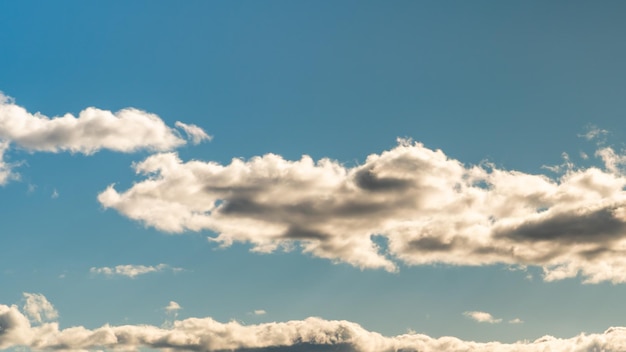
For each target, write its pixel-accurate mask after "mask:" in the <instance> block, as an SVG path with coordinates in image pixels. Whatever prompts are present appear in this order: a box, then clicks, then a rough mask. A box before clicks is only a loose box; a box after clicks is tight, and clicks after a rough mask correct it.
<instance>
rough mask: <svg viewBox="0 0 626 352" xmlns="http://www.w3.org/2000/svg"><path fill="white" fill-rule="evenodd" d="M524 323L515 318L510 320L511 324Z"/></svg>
mask: <svg viewBox="0 0 626 352" xmlns="http://www.w3.org/2000/svg"><path fill="white" fill-rule="evenodd" d="M523 323H524V321H523V320H522V319H520V318H515V319H511V320H509V324H523Z"/></svg>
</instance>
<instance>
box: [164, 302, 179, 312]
mask: <svg viewBox="0 0 626 352" xmlns="http://www.w3.org/2000/svg"><path fill="white" fill-rule="evenodd" d="M181 309H182V307H181V306H180V304H178V303H176V302H174V301H170V303H169V304H168V305H167V306H166V307H165V311H166V312H168V313H175V312H178V311H179V310H181Z"/></svg>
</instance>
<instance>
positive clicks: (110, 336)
mask: <svg viewBox="0 0 626 352" xmlns="http://www.w3.org/2000/svg"><path fill="white" fill-rule="evenodd" d="M44 299H45V297H44ZM17 347H26V348H29V349H32V350H56V351H91V350H98V349H114V350H124V351H129V350H137V349H139V348H142V347H145V348H151V349H160V350H168V351H204V352H213V351H239V352H244V351H310V350H315V351H346V352H348V351H350V352H393V351H423V352H435V351H449V352H455V351H458V352H461V351H463V352H472V351H481V352H513V351H515V352H539V351H572V352H585V351H589V352H591V351H605V352H613V351H614V352H617V351H624V349H625V347H626V328H619V327H617V328H610V329H608V330H606V331H605V332H604V333H602V334H581V335H579V336H576V337H573V338H569V339H558V338H554V337H551V336H544V337H542V338H540V339H537V340H536V341H534V342H516V343H511V344H506V343H500V342H487V343H480V342H473V341H463V340H460V339H458V338H455V337H449V336H446V337H440V338H432V337H429V336H427V335H423V334H416V333H410V334H404V335H398V336H394V337H385V336H383V335H381V334H379V333H376V332H371V331H368V330H365V329H364V328H362V327H361V326H360V325H358V324H356V323H353V322H349V321H343V320H324V319H321V318H307V319H305V320H293V321H288V322H274V323H264V324H258V325H242V324H240V323H238V322H229V323H220V322H218V321H215V320H213V319H211V318H188V319H184V320H177V321H174V322H173V324H172V325H171V326H170V327H167V328H163V327H156V326H152V325H122V326H111V325H104V326H102V327H100V328H97V329H93V330H92V329H87V328H85V327H83V326H75V327H71V328H67V329H61V328H60V327H59V324H58V323H57V322H49V323H43V324H41V325H39V326H32V325H31V324H30V322H29V320H28V319H27V318H26V316H25V315H24V314H23V313H22V312H21V311H20V310H19V309H18V308H17V306H7V305H0V349H9V348H17Z"/></svg>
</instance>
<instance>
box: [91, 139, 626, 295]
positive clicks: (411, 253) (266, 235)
mask: <svg viewBox="0 0 626 352" xmlns="http://www.w3.org/2000/svg"><path fill="white" fill-rule="evenodd" d="M611 151H612V150H611ZM607 153H608V152H607ZM613 153H615V152H613ZM619 158H622V157H619ZM604 160H605V162H606V164H605V167H604V168H599V167H588V168H576V167H574V166H573V165H572V166H571V167H568V168H567V170H566V171H564V172H562V173H561V174H559V175H558V176H556V177H549V176H547V175H541V174H528V173H524V172H521V171H515V170H504V169H500V168H498V167H496V166H494V165H492V164H489V163H483V164H480V165H469V166H468V165H464V164H463V163H461V162H460V161H458V160H454V159H451V158H448V157H447V156H446V155H445V154H444V153H443V152H442V151H440V150H431V149H428V148H426V147H424V146H423V145H422V144H420V143H413V142H410V141H407V140H400V141H399V144H398V145H397V146H396V147H395V148H393V149H391V150H388V151H385V152H383V153H381V154H372V155H370V156H368V157H367V159H366V161H365V163H364V164H363V165H359V166H356V167H345V166H344V165H342V164H340V163H339V162H337V161H333V160H330V159H321V160H318V161H314V160H313V159H312V158H310V157H308V156H306V155H305V156H303V157H302V158H301V159H300V160H296V161H288V160H285V159H283V158H282V157H281V156H279V155H275V154H267V155H263V156H259V157H254V158H252V159H250V160H241V159H233V160H232V161H231V162H230V164H227V165H222V164H219V163H216V162H203V161H197V160H193V161H188V162H183V161H181V160H180V159H179V157H178V155H177V154H175V153H159V154H155V155H152V156H150V157H148V158H147V159H145V160H144V161H143V162H140V163H137V164H135V165H134V167H135V169H136V171H137V173H139V174H142V175H144V176H145V179H144V180H141V181H139V182H136V183H135V184H134V185H133V186H132V187H131V188H129V189H127V190H125V191H121V192H120V191H118V190H116V189H115V187H114V186H113V185H111V186H109V187H108V188H107V189H106V190H104V191H103V192H101V193H100V194H99V195H98V200H99V201H100V203H101V204H102V205H103V206H104V207H105V208H113V209H115V210H117V211H118V212H119V213H121V214H123V215H124V216H126V217H128V218H131V219H134V220H137V221H141V222H142V223H144V224H145V225H147V226H152V227H155V228H157V229H159V230H161V231H164V232H172V233H180V232H185V231H204V230H209V231H212V232H215V233H216V234H217V235H216V236H215V237H211V238H210V240H211V241H214V242H216V243H219V244H220V245H221V246H229V245H231V244H232V243H234V242H248V243H251V244H252V245H253V250H254V251H258V252H272V251H275V250H279V249H285V250H288V249H292V248H300V249H301V250H302V251H303V252H305V253H309V254H311V255H313V256H316V257H320V258H326V259H329V260H332V261H333V262H345V263H349V264H351V265H354V266H356V267H359V268H362V269H365V268H383V269H385V270H388V271H395V270H397V264H398V263H399V262H402V263H404V264H407V265H430V264H435V263H445V264H450V265H468V266H480V265H491V264H505V265H522V266H539V267H541V268H543V270H544V280H547V281H553V280H561V279H565V278H571V277H576V276H577V275H579V274H581V275H582V277H583V280H584V282H586V283H597V282H602V281H611V282H613V283H619V282H626V259H625V258H626V191H624V188H625V187H626V177H625V176H624V175H623V174H622V173H621V172H620V171H619V169H618V168H617V167H613V166H612V165H613V164H611V162H612V159H610V158H608V159H607V158H605V159H604ZM373 236H379V237H380V238H383V239H385V240H386V246H385V247H386V248H385V249H384V250H383V249H382V248H381V246H379V245H377V244H376V243H375V242H374V241H373V240H372V237H373Z"/></svg>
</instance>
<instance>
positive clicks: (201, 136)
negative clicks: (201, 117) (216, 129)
mask: <svg viewBox="0 0 626 352" xmlns="http://www.w3.org/2000/svg"><path fill="white" fill-rule="evenodd" d="M175 126H176V127H178V128H180V129H181V130H183V132H185V134H186V135H187V138H189V139H190V140H191V142H192V143H193V144H200V143H202V142H203V141H210V140H211V139H213V137H212V136H209V135H208V134H207V133H206V132H204V130H203V129H202V128H200V127H198V126H196V125H191V124H190V125H188V124H185V123H182V122H180V121H176V124H175Z"/></svg>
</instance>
